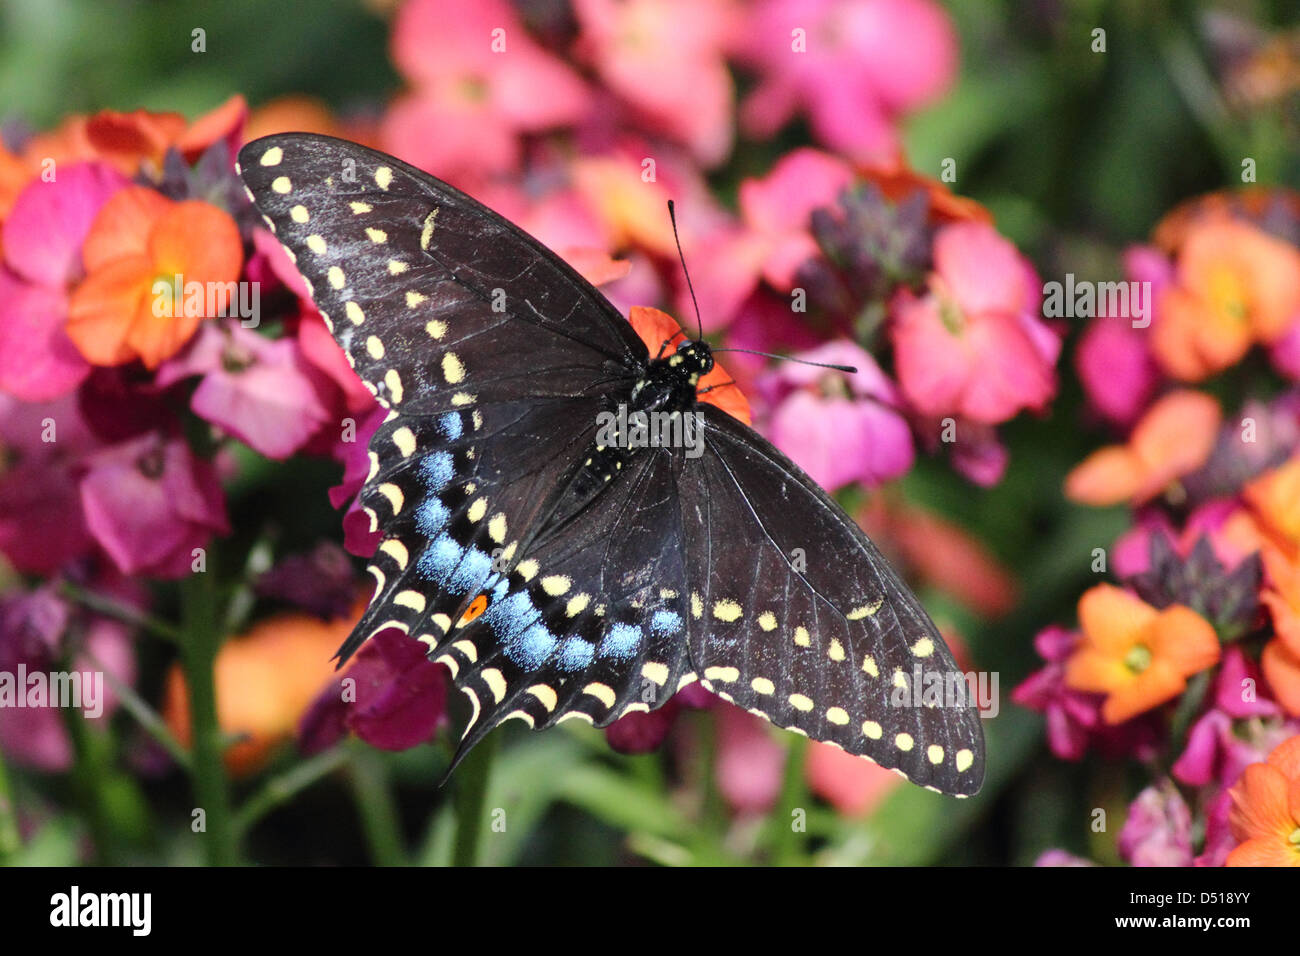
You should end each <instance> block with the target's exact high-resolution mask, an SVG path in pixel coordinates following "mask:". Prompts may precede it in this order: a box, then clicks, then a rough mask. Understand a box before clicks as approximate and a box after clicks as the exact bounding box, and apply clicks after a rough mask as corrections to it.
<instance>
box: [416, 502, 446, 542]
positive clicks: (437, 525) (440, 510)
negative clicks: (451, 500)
mask: <svg viewBox="0 0 1300 956" xmlns="http://www.w3.org/2000/svg"><path fill="white" fill-rule="evenodd" d="M450 517H451V512H449V511H448V510H447V506H446V505H444V504H443V503H442V500H441V499H440V498H439V497H438V496H437V495H429V497H427V498H425V499H424V501H422V502H420V507H419V508H417V509H416V512H415V526H416V527H417V528H419V529H420V533H421V534H422V535H424V536H425V537H426V538H432V537H434V536H435V535H436V534H437V533H438V532H439V531H441V530H442V529H443V528H444V527H446V525H447V519H448V518H450ZM453 544H454V542H453Z"/></svg>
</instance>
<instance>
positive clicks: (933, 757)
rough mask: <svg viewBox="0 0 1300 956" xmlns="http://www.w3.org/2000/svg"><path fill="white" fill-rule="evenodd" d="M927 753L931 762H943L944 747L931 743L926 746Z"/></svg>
mask: <svg viewBox="0 0 1300 956" xmlns="http://www.w3.org/2000/svg"><path fill="white" fill-rule="evenodd" d="M925 755H926V757H928V758H929V759H930V763H943V748H942V747H940V746H939V745H938V744H930V746H929V747H927V748H926V751H925Z"/></svg>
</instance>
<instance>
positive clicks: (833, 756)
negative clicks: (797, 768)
mask: <svg viewBox="0 0 1300 956" xmlns="http://www.w3.org/2000/svg"><path fill="white" fill-rule="evenodd" d="M804 776H805V777H806V778H807V781H808V789H809V790H811V791H812V792H813V793H815V794H816V795H817V796H819V797H821V798H822V799H823V800H825V801H826V802H827V803H829V804H830V805H831V806H833V807H834V808H835V809H836V810H838V811H839V812H840V813H842V814H844V815H845V816H850V817H861V816H866V815H867V814H869V813H871V811H872V810H874V809H875V808H876V807H878V806H879V805H880V803H881V801H882V800H884V799H885V797H887V796H889V794H890V793H892V792H893V791H894V790H895V789H896V788H897V787H899V786H900V785H901V780H900V779H899V777H898V775H897V774H895V773H894V772H893V771H892V770H887V769H886V768H884V767H881V766H880V765H878V764H874V763H872V762H871V761H870V760H864V759H863V758H861V757H858V756H855V755H853V754H851V753H846V752H845V751H843V750H840V749H838V748H836V747H832V746H830V745H828V744H823V743H816V742H814V743H812V744H811V745H809V747H808V762H807V764H806V765H805V767H804Z"/></svg>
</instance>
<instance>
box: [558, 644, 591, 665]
mask: <svg viewBox="0 0 1300 956" xmlns="http://www.w3.org/2000/svg"><path fill="white" fill-rule="evenodd" d="M595 655H596V647H595V645H594V644H592V643H591V642H590V641H584V640H583V639H582V638H580V637H566V638H565V639H564V643H563V644H561V645H560V656H559V659H558V661H557V663H558V664H559V665H560V668H561V669H562V670H566V671H580V670H582V669H583V668H585V667H586V666H587V665H588V664H590V663H591V659H592V658H593V657H595Z"/></svg>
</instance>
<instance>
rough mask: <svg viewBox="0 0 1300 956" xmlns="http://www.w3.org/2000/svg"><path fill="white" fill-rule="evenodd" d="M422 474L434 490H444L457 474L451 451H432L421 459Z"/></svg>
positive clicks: (426, 482)
mask: <svg viewBox="0 0 1300 956" xmlns="http://www.w3.org/2000/svg"><path fill="white" fill-rule="evenodd" d="M418 467H419V472H420V476H421V477H422V478H423V479H424V483H425V486H426V487H427V488H428V489H429V490H430V491H432V492H438V491H442V489H444V488H446V487H447V485H449V484H451V479H452V478H453V477H454V476H455V474H456V463H455V461H454V460H453V459H452V457H451V452H449V451H435V452H430V453H429V454H427V455H425V456H424V457H423V458H421V459H420V464H419V466H418Z"/></svg>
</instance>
